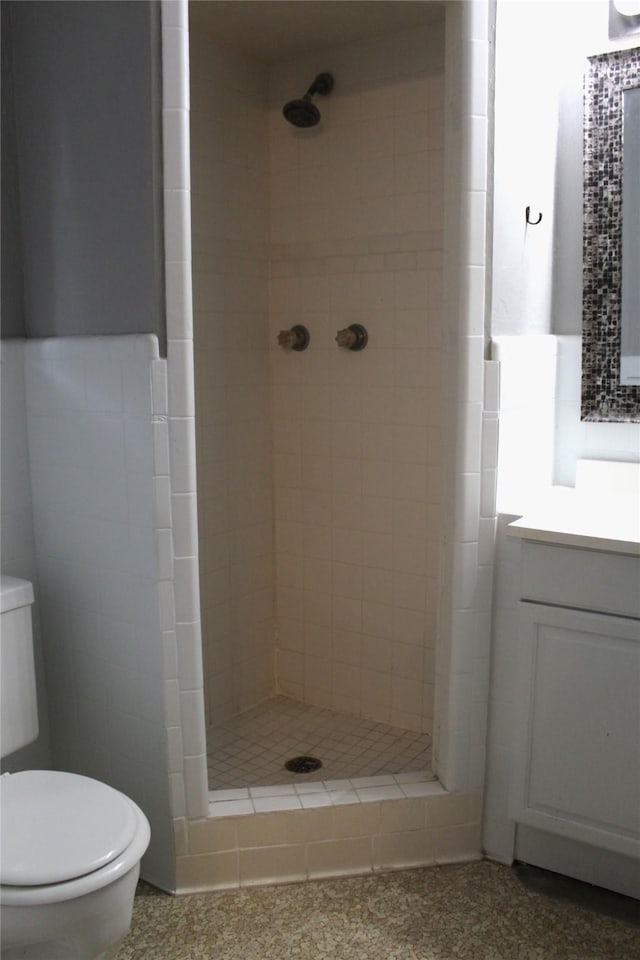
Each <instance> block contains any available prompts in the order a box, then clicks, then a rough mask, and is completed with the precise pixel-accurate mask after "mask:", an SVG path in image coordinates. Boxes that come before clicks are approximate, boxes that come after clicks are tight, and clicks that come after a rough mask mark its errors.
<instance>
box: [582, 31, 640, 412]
mask: <svg viewBox="0 0 640 960" xmlns="http://www.w3.org/2000/svg"><path fill="white" fill-rule="evenodd" d="M583 218H584V235H583V290H582V307H583V310H582V410H581V418H582V420H617V421H621V420H622V421H624V420H627V421H640V375H639V376H638V377H637V379H632V377H635V374H636V373H638V374H640V370H637V371H636V370H635V362H634V359H633V358H634V357H636V356H640V346H639V345H640V311H639V309H638V305H639V304H640V254H639V252H638V251H639V247H640V47H634V48H633V49H631V50H619V51H615V52H613V53H605V54H601V55H599V56H596V57H590V58H589V72H588V76H587V82H586V84H585V120H584V194H583ZM623 356H624V358H625V359H624V363H622V360H623ZM637 362H638V364H639V365H640V360H638V361H637Z"/></svg>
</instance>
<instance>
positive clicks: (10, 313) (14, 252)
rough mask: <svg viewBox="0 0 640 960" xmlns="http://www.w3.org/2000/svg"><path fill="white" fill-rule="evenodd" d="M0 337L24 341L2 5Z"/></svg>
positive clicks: (8, 70) (15, 170) (10, 87)
mask: <svg viewBox="0 0 640 960" xmlns="http://www.w3.org/2000/svg"><path fill="white" fill-rule="evenodd" d="M1 31H2V129H1V133H0V135H1V137H2V336H3V337H24V336H25V332H26V328H25V320H24V298H23V295H22V294H23V277H22V256H21V253H20V246H21V244H20V215H19V214H20V211H19V205H18V154H17V150H16V136H15V130H16V126H15V113H14V109H13V71H12V68H11V43H10V34H9V5H8V4H6V3H3V4H2V27H1Z"/></svg>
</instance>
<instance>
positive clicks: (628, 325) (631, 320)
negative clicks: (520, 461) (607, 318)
mask: <svg viewBox="0 0 640 960" xmlns="http://www.w3.org/2000/svg"><path fill="white" fill-rule="evenodd" d="M622 114H623V128H622V144H623V162H622V304H621V310H622V314H621V318H620V383H621V384H623V385H625V386H630V385H632V384H640V237H639V236H638V229H639V227H640V87H630V88H629V89H628V90H623V92H622Z"/></svg>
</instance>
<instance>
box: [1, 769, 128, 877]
mask: <svg viewBox="0 0 640 960" xmlns="http://www.w3.org/2000/svg"><path fill="white" fill-rule="evenodd" d="M0 788H1V791H2V821H1V831H2V862H1V865H0V882H1V884H2V886H3V887H5V886H7V887H35V886H44V885H49V884H59V883H67V882H69V881H72V880H75V879H79V878H82V877H86V876H87V875H88V874H92V873H94V872H95V871H99V870H101V869H102V868H104V867H106V866H107V865H108V864H110V863H111V862H112V861H114V860H116V859H117V858H118V857H119V856H120V855H121V854H122V853H123V852H124V851H125V850H127V848H128V847H129V846H130V845H131V843H132V841H133V839H134V836H135V834H136V830H137V826H138V825H137V820H136V815H135V811H134V807H133V804H132V803H131V802H130V801H129V800H128V798H126V797H125V796H124V795H123V794H121V793H119V792H118V791H117V790H114V789H113V788H112V787H109V786H107V785H106V784H104V783H99V782H98V781H97V780H92V779H90V778H89V777H82V776H79V775H77V774H70V773H60V772H58V771H52V770H27V771H23V772H21V773H16V774H5V775H4V776H3V777H2V778H0Z"/></svg>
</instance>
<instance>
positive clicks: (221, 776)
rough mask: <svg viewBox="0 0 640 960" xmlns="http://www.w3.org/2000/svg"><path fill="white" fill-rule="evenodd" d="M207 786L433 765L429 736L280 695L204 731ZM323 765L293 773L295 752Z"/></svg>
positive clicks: (266, 783)
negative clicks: (290, 764)
mask: <svg viewBox="0 0 640 960" xmlns="http://www.w3.org/2000/svg"><path fill="white" fill-rule="evenodd" d="M207 752H208V769H209V789H210V790H227V789H237V788H242V787H260V786H265V787H268V786H274V785H275V784H288V783H295V784H301V783H305V782H306V781H318V780H341V779H347V778H349V779H353V778H354V777H378V776H380V775H381V774H399V773H411V772H413V771H419V770H425V769H426V768H427V767H429V766H430V765H431V737H430V736H428V734H421V733H414V732H413V731H410V730H401V729H400V728H398V727H391V726H388V725H387V724H385V723H377V722H376V721H375V720H361V719H360V718H358V717H352V716H348V715H345V714H340V713H333V712H332V711H331V710H327V709H324V708H322V707H313V706H309V705H308V704H305V703H299V702H298V701H296V700H289V699H287V698H286V697H275V698H274V699H272V700H267V701H265V702H264V703H261V704H260V705H259V706H257V707H254V708H253V709H252V710H248V711H247V712H246V713H242V714H240V715H239V716H237V717H231V718H229V719H228V720H226V721H225V722H224V723H221V724H219V725H218V726H216V727H212V728H211V729H210V730H209V732H208V736H207ZM297 756H312V757H317V758H318V759H319V760H321V761H322V768H321V769H320V770H315V771H312V772H310V773H290V772H289V771H288V770H286V769H285V766H284V764H285V762H286V761H287V760H289V759H290V758H291V757H297Z"/></svg>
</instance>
